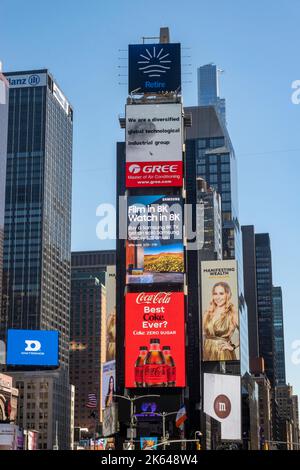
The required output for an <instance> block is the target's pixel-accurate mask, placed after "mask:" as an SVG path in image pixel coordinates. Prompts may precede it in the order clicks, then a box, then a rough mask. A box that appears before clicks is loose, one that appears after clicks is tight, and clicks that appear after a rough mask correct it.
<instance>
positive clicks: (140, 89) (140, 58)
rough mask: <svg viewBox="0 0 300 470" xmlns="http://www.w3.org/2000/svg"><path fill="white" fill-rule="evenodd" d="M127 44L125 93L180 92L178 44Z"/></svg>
mask: <svg viewBox="0 0 300 470" xmlns="http://www.w3.org/2000/svg"><path fill="white" fill-rule="evenodd" d="M128 47H129V49H128V59H129V65H128V70H129V76H128V85H129V86H128V92H129V93H132V92H136V93H163V92H170V91H177V92H179V91H180V89H181V66H180V44H179V43H173V44H163V43H159V44H137V45H136V44H135V45H129V46H128Z"/></svg>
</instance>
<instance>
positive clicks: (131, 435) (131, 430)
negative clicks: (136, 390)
mask: <svg viewBox="0 0 300 470" xmlns="http://www.w3.org/2000/svg"><path fill="white" fill-rule="evenodd" d="M113 397H117V398H123V399H124V400H128V401H130V441H131V442H132V443H133V428H134V425H135V422H134V418H135V414H134V402H135V401H136V400H139V399H140V398H149V397H160V395H140V396H137V397H129V396H128V395H116V394H113Z"/></svg>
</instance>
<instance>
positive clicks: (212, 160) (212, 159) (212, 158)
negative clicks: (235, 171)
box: [209, 155, 218, 163]
mask: <svg viewBox="0 0 300 470" xmlns="http://www.w3.org/2000/svg"><path fill="white" fill-rule="evenodd" d="M217 162H218V157H217V155H210V156H209V163H217Z"/></svg>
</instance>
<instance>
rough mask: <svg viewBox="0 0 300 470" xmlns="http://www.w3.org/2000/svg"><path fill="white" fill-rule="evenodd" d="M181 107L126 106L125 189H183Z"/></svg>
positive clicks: (161, 105) (178, 105)
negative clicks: (170, 187)
mask: <svg viewBox="0 0 300 470" xmlns="http://www.w3.org/2000/svg"><path fill="white" fill-rule="evenodd" d="M182 128H183V126H182V105H181V104H175V103H174V104H158V105H139V106H137V105H128V106H126V186H127V187H134V188H136V187H142V186H143V187H145V186H156V187H159V186H179V187H180V186H182V168H183V167H182V165H183V164H182V143H183V141H182Z"/></svg>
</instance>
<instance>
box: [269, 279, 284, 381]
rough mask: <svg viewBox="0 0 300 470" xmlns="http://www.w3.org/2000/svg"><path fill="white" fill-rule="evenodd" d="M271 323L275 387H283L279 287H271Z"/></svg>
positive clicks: (281, 312) (282, 342)
mask: <svg viewBox="0 0 300 470" xmlns="http://www.w3.org/2000/svg"><path fill="white" fill-rule="evenodd" d="M272 293H273V315H274V318H273V321H274V324H273V325H274V326H273V328H274V349H275V370H274V378H275V385H285V384H286V376H285V359H284V328H283V305H282V291H281V287H273V289H272Z"/></svg>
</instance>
